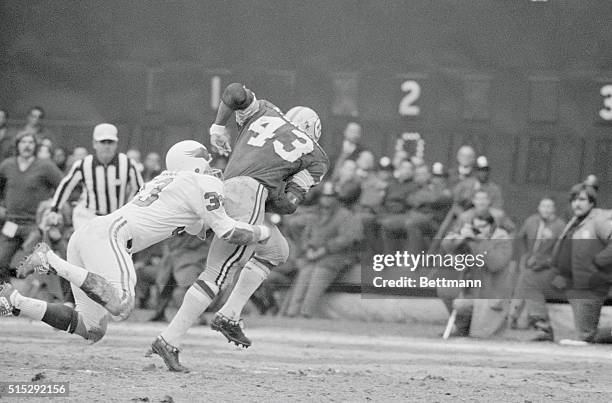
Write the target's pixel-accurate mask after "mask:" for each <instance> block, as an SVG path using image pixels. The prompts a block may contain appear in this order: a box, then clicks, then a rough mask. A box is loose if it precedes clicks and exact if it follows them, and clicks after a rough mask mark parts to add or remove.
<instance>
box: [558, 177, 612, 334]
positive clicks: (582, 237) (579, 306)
mask: <svg viewBox="0 0 612 403" xmlns="http://www.w3.org/2000/svg"><path fill="white" fill-rule="evenodd" d="M570 200H571V208H572V212H573V217H572V219H571V220H570V221H569V223H568V224H567V225H566V226H565V228H564V229H563V232H562V233H561V235H560V237H559V240H558V241H557V243H556V244H555V247H554V250H553V266H554V267H555V269H556V271H557V272H558V275H557V276H556V277H555V278H554V279H553V281H552V285H553V286H555V287H557V288H558V289H561V290H564V291H565V293H566V296H567V299H568V300H569V303H570V305H571V307H572V311H573V313H574V326H575V328H576V332H577V335H578V339H579V340H578V341H570V342H572V343H573V344H586V343H612V329H610V328H598V326H599V317H600V314H601V308H602V306H603V303H604V301H605V299H606V296H607V295H608V293H609V291H610V286H611V285H612V210H603V209H599V208H596V205H597V192H596V191H595V189H593V188H592V187H591V186H588V185H586V184H585V183H579V184H577V185H574V186H573V187H572V189H571V192H570ZM562 342H563V341H562Z"/></svg>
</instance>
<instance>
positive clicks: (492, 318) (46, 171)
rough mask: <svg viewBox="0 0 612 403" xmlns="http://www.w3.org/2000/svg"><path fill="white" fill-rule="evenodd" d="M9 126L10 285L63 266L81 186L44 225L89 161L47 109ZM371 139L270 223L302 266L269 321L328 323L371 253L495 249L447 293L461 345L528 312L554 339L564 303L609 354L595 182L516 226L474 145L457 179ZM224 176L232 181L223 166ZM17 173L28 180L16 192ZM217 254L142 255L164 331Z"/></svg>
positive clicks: (141, 274) (5, 261)
mask: <svg viewBox="0 0 612 403" xmlns="http://www.w3.org/2000/svg"><path fill="white" fill-rule="evenodd" d="M7 119H8V116H7V113H6V112H5V111H2V110H0V158H1V160H2V162H1V163H0V226H2V235H0V277H1V279H4V280H6V279H8V278H9V277H10V275H11V272H10V268H11V267H14V266H15V262H16V261H18V260H19V258H20V257H21V256H23V254H24V253H26V252H28V251H29V250H30V249H31V248H32V247H33V246H34V244H35V243H36V242H37V241H38V240H40V239H44V240H45V241H47V242H48V243H50V244H51V245H52V247H53V248H54V249H55V250H57V251H58V252H60V253H61V254H62V255H64V256H65V248H66V244H67V240H68V238H69V237H70V234H71V231H72V230H71V228H72V216H73V213H72V211H71V209H72V207H73V206H74V205H75V204H77V202H78V200H79V197H81V195H82V192H81V188H79V187H76V188H75V189H73V191H72V192H71V193H72V194H71V196H70V197H69V198H68V200H69V201H70V203H65V204H64V205H63V206H62V208H61V209H60V211H57V213H58V214H60V215H61V220H59V221H58V222H57V223H54V224H56V225H48V223H45V222H44V220H43V219H42V217H43V215H44V212H45V211H46V210H48V209H49V208H50V205H51V204H52V203H51V200H52V198H53V196H54V194H55V192H56V190H57V189H58V186H59V185H60V182H61V181H62V178H64V177H66V176H67V175H69V174H70V171H71V169H73V167H74V166H75V164H77V163H78V162H79V161H81V160H83V159H84V158H85V157H86V156H87V155H88V151H87V148H86V147H84V146H83V147H77V148H75V149H74V150H71V151H70V152H69V151H68V150H65V149H63V148H62V147H61V145H60V144H57V143H56V141H55V137H54V135H53V133H52V132H51V131H50V130H48V129H47V128H45V126H44V124H43V122H44V110H43V109H42V108H41V107H33V108H31V110H30V111H29V113H28V116H27V118H26V124H25V125H24V126H23V127H21V128H11V127H8V126H7ZM94 134H95V133H94ZM326 135H333V133H329V134H326ZM362 136H363V132H362V127H361V126H360V125H359V124H358V123H356V122H350V123H349V124H348V125H347V126H346V128H345V130H344V133H343V135H342V145H341V149H340V153H339V154H338V155H335V156H332V158H331V160H332V168H331V169H330V171H329V172H328V174H327V176H326V178H325V180H324V182H323V183H322V184H320V185H319V186H317V187H316V188H314V189H313V190H312V191H311V192H309V194H308V195H307V198H306V200H305V202H304V203H303V204H302V205H301V206H300V207H299V209H298V211H297V212H296V213H295V214H293V215H291V216H284V217H271V219H272V220H275V221H276V222H279V225H280V228H281V230H282V231H283V233H284V235H285V236H286V237H287V238H288V240H289V242H290V244H291V257H290V259H289V261H288V262H287V263H286V264H284V265H282V266H281V267H280V268H279V269H278V270H276V271H274V272H273V273H272V274H271V276H270V277H269V279H268V280H267V281H266V282H264V284H263V285H262V287H261V288H260V289H259V290H258V291H257V292H256V294H255V295H254V296H253V298H252V301H253V304H254V306H255V307H256V308H257V309H259V310H260V312H262V313H266V312H272V313H278V314H281V315H287V316H292V317H293V316H303V317H311V316H315V315H317V310H318V309H319V308H320V306H319V304H320V301H321V300H322V296H323V294H324V293H325V292H326V290H327V289H328V287H329V286H330V285H331V284H333V283H334V281H336V280H337V279H338V278H339V277H341V276H342V275H344V274H345V273H346V272H348V271H350V270H354V269H355V267H357V266H358V264H359V262H360V259H361V258H362V256H364V254H371V253H394V252H395V251H408V252H410V253H414V254H418V253H420V252H423V251H433V252H438V251H440V252H444V253H467V252H470V253H478V252H483V251H487V252H488V253H487V259H486V265H485V270H480V271H472V272H469V273H460V272H456V273H455V275H457V276H458V278H459V277H461V278H466V276H470V277H471V278H480V279H481V280H482V281H483V284H486V287H484V288H483V289H463V290H458V289H452V290H451V289H438V295H439V297H440V298H441V299H442V301H443V302H444V303H445V305H446V307H447V309H448V311H449V314H450V313H452V314H453V315H454V317H456V319H455V326H454V330H453V333H452V334H453V335H456V336H474V337H490V336H493V335H496V334H499V333H501V332H502V331H503V329H504V328H505V326H506V325H507V324H509V325H510V326H511V327H513V326H514V327H516V326H517V321H518V317H519V315H520V313H521V311H522V310H526V311H527V316H528V327H530V328H531V329H533V330H534V331H535V332H536V334H535V336H534V340H541V341H545V340H550V341H552V340H553V339H554V334H553V328H552V325H551V321H550V317H549V315H548V310H547V306H546V299H551V298H556V299H563V298H565V299H567V300H569V301H570V304H571V306H572V309H573V312H574V321H575V324H574V327H575V328H576V331H577V334H578V339H579V341H580V342H612V332H610V330H609V329H600V328H598V321H599V315H600V311H601V308H602V305H603V303H604V301H605V298H606V296H607V294H608V292H609V289H610V283H611V281H610V270H609V269H608V267H610V266H611V265H612V253H609V252H608V243H609V239H610V236H611V235H612V212H610V211H608V210H601V209H598V208H596V203H597V191H598V184H597V179H596V178H594V177H592V176H591V177H589V178H587V180H586V181H585V183H581V184H578V185H576V186H575V187H574V188H573V189H572V190H571V192H570V200H571V207H572V212H573V217H569V222H566V221H564V220H563V219H561V218H559V217H558V216H557V214H556V206H555V201H554V200H553V199H552V198H550V197H544V198H542V200H541V201H540V203H539V205H538V206H537V211H536V213H535V214H534V215H532V216H530V217H529V218H528V219H527V220H526V221H525V222H524V223H523V224H522V225H516V223H514V222H513V221H512V220H511V219H510V218H509V217H507V216H506V214H505V213H504V210H503V206H504V198H503V193H502V189H500V187H499V186H498V185H497V184H495V183H494V182H492V181H491V180H490V172H491V169H494V167H491V166H490V165H489V161H488V159H487V157H486V156H484V155H477V153H476V152H475V150H474V149H473V148H472V147H471V146H469V145H464V146H462V147H460V148H459V150H458V152H457V159H456V164H454V165H453V166H452V167H450V168H447V167H445V166H444V164H442V163H441V162H433V163H431V162H428V161H426V160H425V158H424V149H423V141H422V139H421V138H420V136H418V135H416V134H413V133H412V134H407V135H404V136H402V137H401V138H400V139H398V142H397V144H396V147H395V151H394V154H393V155H391V156H389V157H382V158H378V159H377V158H376V157H375V155H374V153H373V152H371V151H370V150H368V149H367V148H365V147H364V146H363V145H362ZM339 137H340V136H339ZM104 141H106V140H104ZM95 143H96V139H95V135H94V149H95V153H96V155H94V156H95V157H96V158H101V157H100V156H99V155H97V153H99V150H98V148H97V147H96V146H95ZM115 143H116V142H115ZM114 152H116V151H114ZM126 154H127V157H129V159H130V161H131V162H132V163H133V164H134V166H135V167H136V169H137V170H138V173H139V175H141V176H142V179H143V180H144V181H145V182H146V181H149V180H151V179H152V178H153V177H155V176H156V175H157V174H159V173H160V172H161V170H162V169H163V164H162V161H161V157H160V155H159V154H157V153H149V154H147V155H146V156H145V157H144V158H142V155H141V154H140V152H139V151H138V150H128V151H127V152H126ZM15 156H16V157H17V158H15ZM214 164H215V166H216V167H217V168H221V169H222V168H223V166H224V165H225V160H224V159H222V158H221V159H217V160H215V162H214ZM20 175H23V176H24V179H23V180H22V179H19V180H15V178H21V177H20ZM11 179H13V180H12V181H11ZM9 185H10V186H9ZM602 223H603V224H602ZM578 239H580V241H578ZM587 240H593V242H587ZM208 246H209V244H208V242H202V241H200V240H199V239H197V238H195V237H191V236H189V235H187V234H182V235H179V236H176V237H174V238H171V239H169V240H167V241H165V242H163V243H161V244H159V245H157V246H154V247H152V248H150V249H148V250H146V251H143V252H141V253H139V254H137V255H136V256H134V260H135V267H136V270H137V274H138V285H137V298H138V305H139V306H140V307H141V308H149V309H154V310H155V314H154V316H153V318H152V319H153V320H165V319H166V318H167V316H168V314H167V308H168V307H173V306H174V307H178V306H179V305H180V303H181V301H182V297H183V295H184V293H185V291H186V290H187V288H188V287H189V286H190V285H191V284H192V283H193V282H194V281H195V279H197V276H198V275H199V274H200V273H201V271H203V269H204V264H205V259H206V254H207V251H208ZM608 256H610V257H608ZM31 287H32V289H31V290H30V291H31V293H36V292H38V293H44V296H45V297H46V298H47V299H49V298H53V299H57V300H67V301H68V302H69V301H70V290H69V287H67V285H66V284H65V283H64V282H63V281H60V280H58V279H55V280H53V279H51V278H50V277H49V278H44V279H43V278H35V280H33V282H32V284H31ZM221 298H222V296H221ZM212 309H214V306H213V307H212Z"/></svg>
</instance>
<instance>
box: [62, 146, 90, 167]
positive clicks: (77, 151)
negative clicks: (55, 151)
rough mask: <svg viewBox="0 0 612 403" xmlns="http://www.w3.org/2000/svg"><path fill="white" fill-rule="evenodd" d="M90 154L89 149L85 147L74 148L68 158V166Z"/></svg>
mask: <svg viewBox="0 0 612 403" xmlns="http://www.w3.org/2000/svg"><path fill="white" fill-rule="evenodd" d="M88 155H89V151H87V149H86V148H85V147H75V148H74V150H72V154H70V155H69V156H68V159H66V167H71V166H73V165H74V163H75V162H77V161H78V160H82V159H83V158H85V157H87V156H88Z"/></svg>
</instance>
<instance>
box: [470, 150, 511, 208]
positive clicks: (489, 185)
mask: <svg viewBox="0 0 612 403" xmlns="http://www.w3.org/2000/svg"><path fill="white" fill-rule="evenodd" d="M490 176H491V167H490V166H489V160H488V159H487V157H485V156H484V155H481V156H479V157H478V158H476V171H475V177H476V179H477V180H478V186H477V187H478V189H479V190H484V191H485V192H487V194H488V195H489V198H490V199H491V206H493V207H495V208H498V209H503V207H504V201H503V198H502V192H501V188H500V187H499V185H497V184H496V183H494V182H492V181H491V179H490Z"/></svg>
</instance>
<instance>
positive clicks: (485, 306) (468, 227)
mask: <svg viewBox="0 0 612 403" xmlns="http://www.w3.org/2000/svg"><path fill="white" fill-rule="evenodd" d="M442 250H443V251H445V252H447V253H465V254H471V255H473V256H480V258H481V259H482V260H483V261H484V265H483V266H481V267H478V266H475V267H471V268H467V269H465V271H463V272H462V273H461V275H462V276H463V278H464V279H466V280H467V279H470V280H480V283H481V285H482V286H481V287H473V288H464V289H460V290H458V289H454V290H441V289H440V288H439V289H438V295H440V294H446V296H447V297H448V296H449V293H448V291H451V292H454V293H455V298H454V299H453V300H452V307H453V310H455V311H456V318H455V329H454V331H453V332H452V333H451V335H452V336H471V337H481V338H486V337H491V336H494V335H496V334H499V333H501V332H502V331H503V330H504V327H505V323H506V316H507V315H508V310H509V306H510V298H511V295H512V265H513V262H512V239H511V237H510V234H509V233H508V231H506V230H505V229H504V228H502V227H501V226H499V225H498V224H497V222H496V220H495V218H494V217H493V215H492V214H491V213H490V212H485V213H484V214H477V215H475V216H474V217H473V218H472V220H471V221H470V222H466V223H464V224H463V225H462V227H461V228H460V229H459V231H458V232H452V233H450V234H449V235H448V236H447V237H446V238H445V239H444V240H443V241H442Z"/></svg>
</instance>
